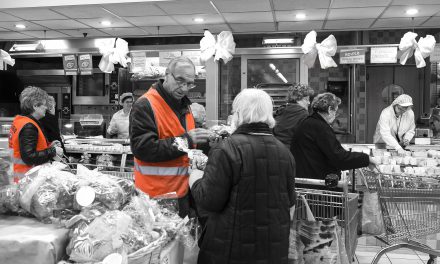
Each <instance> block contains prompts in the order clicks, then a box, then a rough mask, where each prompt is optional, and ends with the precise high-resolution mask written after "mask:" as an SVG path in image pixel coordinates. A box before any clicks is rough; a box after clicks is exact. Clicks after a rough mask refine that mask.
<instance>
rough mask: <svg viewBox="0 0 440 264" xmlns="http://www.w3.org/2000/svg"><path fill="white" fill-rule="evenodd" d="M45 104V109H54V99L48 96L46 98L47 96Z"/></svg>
mask: <svg viewBox="0 0 440 264" xmlns="http://www.w3.org/2000/svg"><path fill="white" fill-rule="evenodd" d="M46 104H47V109H52V108H54V107H55V104H56V102H55V98H54V97H53V96H52V95H48V96H47V101H46Z"/></svg>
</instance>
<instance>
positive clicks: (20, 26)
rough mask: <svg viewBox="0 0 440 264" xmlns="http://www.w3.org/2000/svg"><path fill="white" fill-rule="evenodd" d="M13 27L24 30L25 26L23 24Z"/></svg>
mask: <svg viewBox="0 0 440 264" xmlns="http://www.w3.org/2000/svg"><path fill="white" fill-rule="evenodd" d="M15 27H16V28H20V29H24V28H26V26H25V25H24V24H16V25H15Z"/></svg>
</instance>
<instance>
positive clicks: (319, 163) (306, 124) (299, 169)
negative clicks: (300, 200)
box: [290, 113, 369, 180]
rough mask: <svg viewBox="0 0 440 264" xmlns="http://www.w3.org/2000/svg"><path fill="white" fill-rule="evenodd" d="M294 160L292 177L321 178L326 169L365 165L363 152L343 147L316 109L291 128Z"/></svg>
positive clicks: (330, 171)
mask: <svg viewBox="0 0 440 264" xmlns="http://www.w3.org/2000/svg"><path fill="white" fill-rule="evenodd" d="M290 151H291V152H292V154H293V156H294V157H295V161H296V177H297V178H311V179H321V180H323V179H325V176H326V175H327V174H330V173H336V174H338V175H340V174H341V170H349V169H356V168H361V167H366V166H368V164H369V157H368V155H367V154H364V153H358V152H350V151H346V150H345V149H344V148H343V147H342V146H341V144H340V143H339V141H338V140H337V139H336V136H335V133H334V132H333V129H332V128H331V127H330V125H329V124H328V123H327V122H326V121H325V120H324V118H322V116H321V115H320V114H318V113H313V114H311V115H310V116H308V117H307V118H306V119H304V121H303V122H301V124H300V125H299V127H298V129H297V130H295V135H294V137H293V140H292V146H291V148H290Z"/></svg>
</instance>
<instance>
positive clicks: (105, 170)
mask: <svg viewBox="0 0 440 264" xmlns="http://www.w3.org/2000/svg"><path fill="white" fill-rule="evenodd" d="M66 165H68V168H66V170H68V171H70V172H72V173H76V166H77V165H78V163H66ZM86 166H87V167H88V168H89V169H96V168H98V171H99V172H101V173H102V174H107V175H112V176H116V177H120V178H125V179H129V180H134V172H133V168H128V167H125V168H122V169H121V167H109V166H106V167H102V166H100V165H93V164H87V165H86Z"/></svg>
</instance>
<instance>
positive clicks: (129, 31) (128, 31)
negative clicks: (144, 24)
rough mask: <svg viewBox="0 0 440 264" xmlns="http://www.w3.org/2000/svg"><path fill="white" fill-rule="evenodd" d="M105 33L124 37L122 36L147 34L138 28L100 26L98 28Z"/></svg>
mask: <svg viewBox="0 0 440 264" xmlns="http://www.w3.org/2000/svg"><path fill="white" fill-rule="evenodd" d="M100 30H102V31H104V32H105V33H107V34H109V35H111V36H114V37H124V36H148V35H149V33H148V32H145V31H144V30H142V29H140V28H135V27H131V28H102V29H100Z"/></svg>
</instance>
